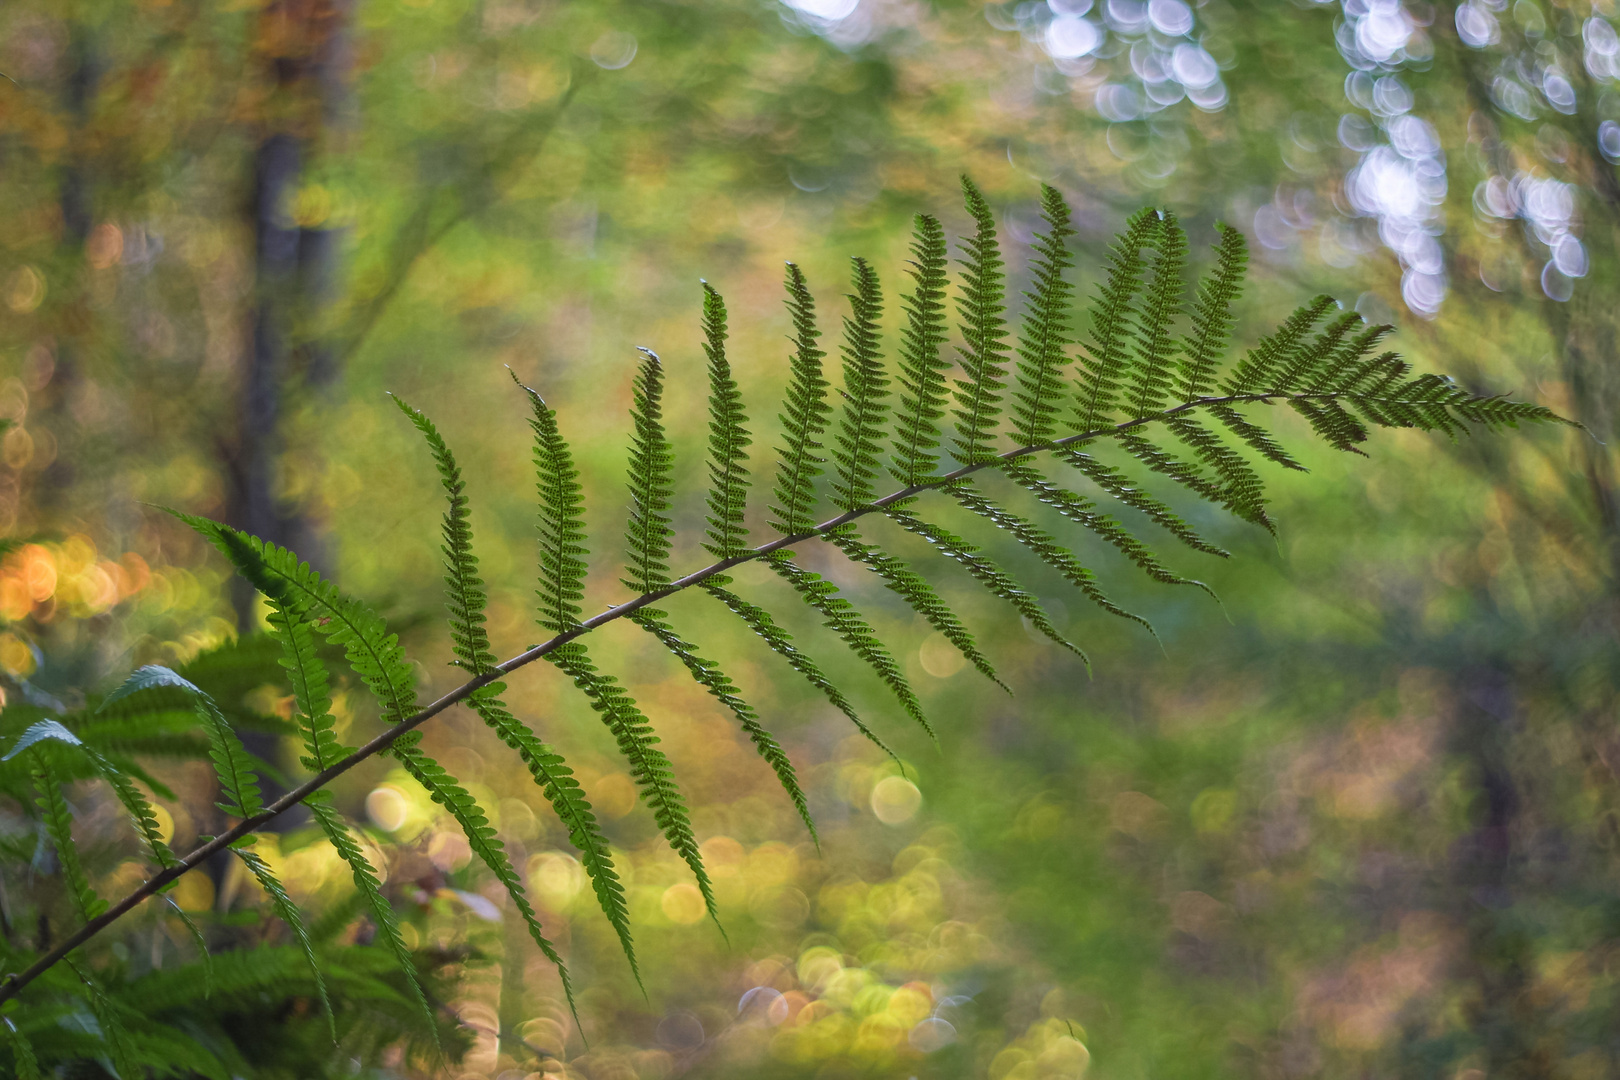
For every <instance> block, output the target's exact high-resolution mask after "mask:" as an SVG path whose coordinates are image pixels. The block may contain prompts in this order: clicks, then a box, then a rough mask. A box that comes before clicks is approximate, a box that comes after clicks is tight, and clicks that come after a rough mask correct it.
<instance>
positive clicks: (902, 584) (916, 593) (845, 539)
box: [825, 525, 1012, 694]
mask: <svg viewBox="0 0 1620 1080" xmlns="http://www.w3.org/2000/svg"><path fill="white" fill-rule="evenodd" d="M825 535H826V537H827V539H828V540H830V541H831V542H832V543H833V544H834V545H836V546H837V548H838V550H839V551H842V552H843V553H844V554H845V555H846V556H848V557H849V559H850V560H851V561H852V562H857V563H860V564H861V565H862V566H865V567H866V568H867V569H868V570H870V571H872V572H873V573H874V574H876V575H877V576H878V577H879V578H880V579H882V581H883V584H884V586H885V587H886V588H887V589H888V590H889V591H890V592H892V593H894V594H895V595H896V596H898V597H900V599H902V600H904V601H905V602H906V604H907V605H908V606H909V607H910V608H911V610H913V611H915V612H916V613H917V614H919V615H921V616H922V617H923V618H924V619H926V620H927V621H928V625H929V626H932V627H933V628H934V629H935V630H937V631H938V632H939V633H940V634H941V635H943V636H944V638H945V640H947V641H949V642H950V643H951V644H952V645H954V646H956V649H957V651H958V652H960V653H961V654H962V655H963V657H965V658H966V659H967V661H968V663H970V664H972V665H973V666H974V668H976V669H977V670H978V672H979V674H981V675H983V676H984V677H985V678H987V679H989V680H990V681H991V682H993V683H995V684H996V685H997V686H999V687H1001V688H1002V689H1003V690H1005V691H1007V693H1008V694H1011V693H1012V688H1011V687H1010V686H1008V685H1007V684H1006V683H1004V682H1002V681H1001V679H1000V677H999V676H997V675H996V669H995V668H994V667H992V666H991V664H990V661H989V660H988V659H987V658H986V657H985V655H984V654H983V653H982V652H980V651H979V646H978V643H977V642H975V641H974V640H973V635H972V634H970V633H968V630H967V627H965V626H963V625H962V622H961V620H960V619H958V618H957V617H956V613H955V612H954V611H952V610H951V609H950V607H949V606H948V605H947V604H946V603H945V601H943V600H941V599H940V597H939V593H937V592H935V591H934V587H933V586H932V585H930V584H928V580H927V579H926V578H924V577H923V576H922V575H921V574H919V573H917V572H916V571H914V570H912V569H911V567H910V566H908V565H906V563H905V561H904V560H903V559H899V558H897V557H895V556H893V555H890V554H888V553H886V552H884V551H883V550H882V549H880V548H878V547H876V546H874V545H872V544H868V543H866V542H865V541H864V540H862V539H861V537H860V534H859V533H857V532H856V531H855V528H854V526H851V525H844V526H841V527H839V528H837V529H834V530H832V531H830V532H828V533H826V534H825Z"/></svg>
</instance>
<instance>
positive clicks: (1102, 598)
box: [949, 482, 1159, 639]
mask: <svg viewBox="0 0 1620 1080" xmlns="http://www.w3.org/2000/svg"><path fill="white" fill-rule="evenodd" d="M949 490H950V493H951V495H952V497H953V498H955V499H956V501H957V503H958V504H959V505H960V506H961V507H962V508H963V509H965V510H967V511H968V512H970V513H973V514H977V515H978V516H979V517H981V518H983V519H984V520H986V521H988V522H990V524H992V525H994V526H995V527H996V528H998V529H1000V530H1001V531H1002V532H1004V533H1006V534H1008V535H1009V536H1011V537H1012V538H1013V539H1014V540H1016V541H1018V543H1020V544H1021V545H1023V546H1024V548H1025V549H1026V550H1028V551H1029V552H1030V554H1032V555H1034V556H1035V557H1036V558H1038V559H1040V560H1041V561H1042V562H1044V563H1045V564H1046V565H1047V566H1049V567H1051V568H1052V569H1053V570H1056V571H1057V572H1058V573H1059V574H1060V575H1062V577H1063V579H1064V580H1065V581H1067V582H1068V583H1069V584H1070V585H1073V586H1074V587H1075V588H1077V589H1079V590H1080V592H1081V593H1082V594H1083V595H1084V596H1085V597H1086V599H1088V600H1090V601H1091V602H1092V603H1093V604H1096V605H1097V606H1098V607H1100V608H1102V609H1103V610H1104V611H1106V612H1108V613H1109V614H1110V615H1117V616H1119V617H1121V618H1124V619H1130V620H1131V621H1132V622H1135V623H1138V624H1139V625H1141V626H1142V627H1144V628H1145V629H1146V630H1147V632H1148V633H1150V634H1152V635H1153V636H1154V638H1155V639H1157V638H1158V636H1159V635H1158V632H1157V631H1155V630H1154V629H1153V624H1152V623H1150V622H1148V621H1147V620H1146V619H1144V618H1142V617H1141V616H1140V615H1134V614H1132V613H1131V612H1129V611H1126V610H1125V609H1124V608H1122V607H1120V606H1119V605H1118V604H1116V603H1114V602H1113V601H1112V600H1110V599H1109V598H1108V594H1107V593H1105V592H1103V590H1102V586H1101V585H1099V584H1098V583H1097V575H1096V574H1095V573H1093V572H1092V571H1091V570H1090V569H1088V568H1087V567H1085V566H1083V565H1081V563H1080V560H1079V559H1077V558H1075V556H1074V553H1073V552H1072V551H1070V550H1069V549H1068V548H1066V547H1063V546H1062V545H1060V544H1059V543H1058V542H1057V541H1056V540H1054V539H1052V537H1050V536H1048V535H1047V534H1046V533H1045V532H1044V531H1042V530H1041V529H1039V528H1036V527H1035V526H1034V525H1032V524H1031V523H1030V522H1028V521H1026V520H1024V519H1023V518H1021V517H1019V516H1018V515H1017V514H1014V513H1012V512H1011V511H1009V510H1007V509H1006V508H1004V507H1002V506H999V505H997V504H996V503H994V502H992V501H991V500H990V499H987V498H985V496H984V495H983V494H982V493H981V492H979V491H978V489H976V488H975V487H973V486H972V484H971V482H963V483H960V484H953V485H951V487H950V489H949ZM1075 498H1079V496H1075Z"/></svg>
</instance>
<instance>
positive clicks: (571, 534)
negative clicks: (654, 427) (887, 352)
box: [529, 290, 741, 963]
mask: <svg viewBox="0 0 1620 1080" xmlns="http://www.w3.org/2000/svg"><path fill="white" fill-rule="evenodd" d="M710 295H714V296H715V299H716V302H717V303H718V295H717V294H714V293H713V290H710ZM715 319H716V320H717V321H718V324H719V326H720V329H718V330H717V331H716V333H717V334H718V335H719V337H720V338H721V339H722V340H723V337H724V330H723V326H724V308H723V307H722V308H720V313H719V314H718V315H717V316H715ZM716 348H717V349H718V348H719V347H718V346H716ZM719 362H720V364H721V365H723V364H724V355H723V353H722V354H721V355H720V361H719ZM710 366H711V372H712V371H713V370H714V367H715V364H714V362H713V356H712V355H711V365H710ZM729 379H730V375H729V372H728V373H727V374H726V376H725V380H726V381H727V382H729ZM730 385H731V392H732V393H733V394H734V393H735V390H736V385H735V383H731V384H730ZM529 397H530V401H531V403H532V404H533V407H534V414H535V420H534V423H533V425H532V426H533V428H534V434H535V466H536V468H537V470H538V472H539V478H540V479H539V494H540V563H541V589H540V597H541V600H542V602H543V603H544V604H545V605H547V606H548V607H549V610H546V609H543V610H542V613H541V618H540V625H541V626H543V627H545V628H546V629H549V630H551V631H553V632H554V633H559V634H560V633H565V632H567V631H568V630H570V629H573V628H574V627H575V626H577V625H578V616H579V605H578V600H579V599H580V598H582V597H583V596H584V572H585V564H584V562H583V561H582V560H581V559H580V558H579V556H581V555H584V554H585V533H584V529H583V528H582V527H581V526H580V524H579V519H580V517H581V516H582V515H583V513H584V506H583V502H582V500H581V498H580V490H581V489H580V483H579V473H578V471H577V470H576V469H575V467H574V459H573V455H572V453H571V452H570V451H569V449H568V444H567V442H566V441H564V439H563V437H562V435H561V433H560V432H559V431H558V429H557V422H556V415H555V414H554V413H553V412H552V411H551V409H550V408H548V407H547V406H546V404H545V402H543V401H542V400H541V399H540V396H539V395H538V394H536V393H534V391H532V390H530V391H529ZM738 497H739V498H740V496H738ZM740 522H741V508H740V505H739V507H738V517H737V523H738V525H739V527H740ZM711 535H715V534H711ZM727 535H730V534H727ZM734 539H735V537H734ZM546 659H547V660H548V661H549V662H550V663H551V664H553V665H555V666H556V667H557V668H558V669H559V670H561V671H562V672H563V674H565V675H567V676H568V677H569V679H571V680H572V681H573V683H574V685H575V686H576V687H578V688H579V689H580V691H582V692H583V693H584V694H585V696H586V698H587V699H589V701H590V703H591V708H592V709H594V710H595V711H596V713H597V714H598V715H599V716H600V717H601V718H602V722H603V723H604V724H605V725H606V726H607V728H608V730H609V731H610V732H612V734H613V737H614V739H615V741H616V742H617V743H618V744H619V752H620V753H621V754H623V755H624V757H625V760H626V761H627V762H628V763H629V765H630V774H631V776H632V777H633V778H634V779H635V781H636V784H637V785H638V786H639V787H640V788H641V796H642V798H643V799H644V800H645V801H646V803H647V806H648V807H649V808H650V809H651V810H652V812H653V820H654V821H655V822H657V824H658V828H659V831H661V832H662V833H663V834H664V837H665V839H666V840H667V841H668V842H669V845H670V847H671V849H673V850H674V851H675V853H676V854H677V855H679V856H680V857H681V859H682V860H683V861H685V863H686V864H687V866H689V867H691V869H692V874H693V876H694V877H695V878H696V879H697V883H698V888H699V890H700V891H701V892H702V893H703V900H704V905H705V907H706V908H707V910H708V912H709V915H710V917H711V918H713V919H714V922H715V925H716V926H719V925H720V919H719V915H718V911H717V908H716V905H715V901H714V890H713V887H712V886H711V884H710V882H709V875H708V871H706V870H705V869H704V866H703V857H702V855H701V854H700V853H699V851H698V845H697V836H696V834H695V833H693V831H692V821H691V816H690V814H689V812H688V810H687V808H686V800H685V799H684V798H683V797H682V795H681V793H680V791H679V789H678V788H676V786H675V778H674V770H673V769H672V768H671V767H670V764H669V759H668V758H667V757H665V756H664V752H663V751H662V750H659V749H658V741H659V740H658V736H657V735H656V734H654V733H653V729H652V725H651V724H650V723H648V721H647V718H646V717H645V716H644V715H642V712H641V710H640V709H639V708H637V707H636V703H635V700H634V699H633V698H631V697H630V696H629V695H627V694H626V693H624V691H623V689H622V688H621V687H620V685H619V681H618V680H617V679H615V678H614V677H613V676H612V675H607V674H603V673H602V672H599V671H598V670H597V669H596V665H595V664H593V663H592V662H591V659H590V656H589V654H588V653H587V652H586V650H585V646H584V644H583V643H581V642H579V641H570V642H566V643H564V644H563V645H561V646H560V647H558V648H556V649H554V650H552V651H551V652H548V653H547V654H546ZM609 917H610V918H612V915H610V916H609ZM721 933H722V934H724V930H723V929H722V931H721ZM620 940H621V942H622V943H626V945H627V947H628V944H627V943H628V941H629V937H628V934H623V935H621V939H620ZM632 963H634V961H632Z"/></svg>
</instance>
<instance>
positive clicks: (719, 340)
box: [703, 281, 753, 559]
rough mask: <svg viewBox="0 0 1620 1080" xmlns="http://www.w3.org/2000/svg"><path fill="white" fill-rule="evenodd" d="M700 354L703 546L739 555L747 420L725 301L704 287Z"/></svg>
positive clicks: (744, 532)
mask: <svg viewBox="0 0 1620 1080" xmlns="http://www.w3.org/2000/svg"><path fill="white" fill-rule="evenodd" d="M703 351H704V352H705V353H706V354H707V355H708V360H709V482H710V487H709V529H708V538H709V539H708V543H706V544H705V545H704V547H705V548H706V549H707V550H708V551H709V552H710V554H712V555H714V557H715V558H717V559H730V558H733V557H735V556H737V555H740V554H741V553H742V552H743V550H744V544H745V543H746V541H747V538H748V528H747V526H745V525H744V524H743V514H744V512H745V509H746V501H745V500H746V499H747V495H748V464H747V463H748V447H749V446H750V445H751V444H752V443H753V440H752V439H751V438H749V435H748V429H747V428H746V427H744V426H743V425H745V424H747V423H748V417H747V416H745V415H744V414H743V407H742V393H741V391H739V390H738V389H737V380H735V379H733V378H732V377H731V363H730V361H728V360H727V359H726V303H725V301H724V300H722V299H721V298H720V294H719V293H718V292H716V291H715V289H714V286H712V285H710V284H709V283H708V282H706V281H705V282H704V283H703Z"/></svg>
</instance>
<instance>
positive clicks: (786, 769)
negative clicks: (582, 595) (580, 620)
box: [630, 608, 821, 847]
mask: <svg viewBox="0 0 1620 1080" xmlns="http://www.w3.org/2000/svg"><path fill="white" fill-rule="evenodd" d="M667 619H668V615H666V614H665V613H664V612H662V611H660V610H658V609H657V608H642V609H641V610H640V611H638V612H636V613H635V614H633V615H631V616H630V621H631V622H633V623H635V624H636V625H637V626H639V627H641V628H642V629H643V630H645V631H647V632H648V633H649V634H651V635H652V636H653V637H655V638H657V639H658V642H659V644H661V645H663V646H664V648H666V649H668V650H669V652H670V654H671V655H672V656H674V657H675V659H677V660H679V661H680V662H681V665H682V666H683V667H685V668H686V670H687V671H688V672H689V673H690V674H691V676H692V679H693V681H695V682H696V683H697V684H698V685H699V686H701V687H703V688H704V689H705V690H707V691H708V692H709V694H710V695H711V696H712V697H713V698H714V699H715V700H716V701H718V702H720V704H722V705H724V706H725V707H726V708H727V709H730V710H731V714H732V715H733V716H735V717H736V718H737V722H738V723H739V724H741V725H742V729H743V731H744V732H746V733H747V735H748V739H749V741H750V742H752V743H753V744H754V749H755V750H756V751H758V753H759V756H760V758H761V759H762V760H764V762H765V763H766V764H767V765H769V766H770V767H771V771H772V772H774V773H776V779H777V780H778V781H779V782H780V783H781V785H782V790H783V791H785V792H787V796H788V798H789V799H791V800H792V801H793V807H794V809H795V810H797V811H798V812H799V817H800V818H801V819H802V820H803V821H804V827H805V828H806V829H808V830H810V839H811V840H813V841H815V843H816V846H817V847H820V845H821V838H820V837H819V836H818V835H817V834H816V823H815V822H814V821H812V820H811V818H810V803H809V800H808V799H806V798H805V794H804V789H803V788H801V787H800V786H799V777H798V773H797V771H795V769H794V768H793V762H792V761H790V760H788V756H787V752H786V751H785V750H783V749H782V744H781V743H779V742H777V741H776V736H774V735H772V734H771V733H770V732H769V731H767V730H766V729H765V726H764V725H763V724H761V723H760V720H759V714H758V713H757V712H755V711H754V707H753V706H752V705H750V704H748V702H747V701H745V700H743V698H742V696H741V694H740V693H739V692H738V690H737V685H736V684H735V683H733V682H732V681H731V676H729V675H727V674H726V673H725V672H724V671H722V670H721V668H720V665H719V664H716V663H715V662H714V661H712V660H708V659H705V658H704V657H703V656H701V655H699V653H698V651H697V649H696V648H695V647H694V646H692V645H690V644H688V643H687V642H686V641H684V640H682V638H681V636H680V635H679V634H677V633H676V632H675V628H674V627H672V626H671V625H670V624H669V623H668V622H667V621H666V620H667Z"/></svg>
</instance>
